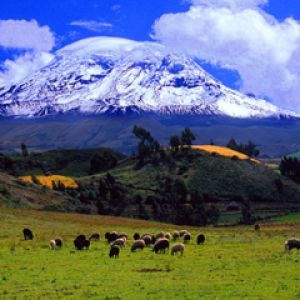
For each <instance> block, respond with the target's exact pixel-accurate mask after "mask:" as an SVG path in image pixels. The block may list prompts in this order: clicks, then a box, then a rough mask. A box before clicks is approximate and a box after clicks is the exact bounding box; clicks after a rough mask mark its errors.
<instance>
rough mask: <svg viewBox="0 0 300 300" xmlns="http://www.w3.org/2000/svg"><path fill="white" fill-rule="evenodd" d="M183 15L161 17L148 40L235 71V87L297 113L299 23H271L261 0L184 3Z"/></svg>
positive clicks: (209, 0)
mask: <svg viewBox="0 0 300 300" xmlns="http://www.w3.org/2000/svg"><path fill="white" fill-rule="evenodd" d="M189 2H191V3H192V6H191V8H190V9H189V11H187V12H184V13H177V14H165V15H163V16H161V18H160V19H159V20H157V21H156V23H155V24H154V27H153V30H154V34H153V36H154V38H155V39H157V40H160V41H161V42H162V43H164V44H166V45H168V46H170V47H173V48H175V49H177V50H181V51H184V52H187V53H188V54H190V55H193V56H195V57H198V58H200V59H203V60H205V61H206V62H209V63H212V64H215V65H217V66H220V67H223V68H228V69H232V70H236V71H238V72H239V74H240V77H241V89H242V90H243V91H246V92H250V91H251V92H254V93H255V94H257V95H260V96H264V97H269V98H271V99H272V100H273V102H274V103H276V104H278V105H281V106H284V107H287V108H290V109H296V110H298V111H300V101H298V99H300V24H299V22H298V21H296V20H294V19H292V18H287V19H286V20H283V21H281V22H280V21H277V20H276V19H275V18H274V17H273V16H271V15H269V14H267V13H266V12H265V11H263V10H262V5H265V4H267V0H190V1H189Z"/></svg>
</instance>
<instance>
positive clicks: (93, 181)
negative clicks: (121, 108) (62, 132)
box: [79, 150, 300, 213]
mask: <svg viewBox="0 0 300 300" xmlns="http://www.w3.org/2000/svg"><path fill="white" fill-rule="evenodd" d="M109 173H110V174H111V175H112V176H113V177H114V179H115V180H116V182H117V183H118V184H119V185H120V186H122V187H123V188H126V190H127V193H128V194H129V195H130V198H131V199H134V197H136V195H140V196H142V198H143V199H144V200H145V203H146V204H147V203H148V204H149V203H151V200H149V199H151V197H155V198H157V199H160V197H161V193H163V192H165V189H167V186H168V184H173V183H174V182H175V181H176V180H178V181H179V182H184V185H185V186H186V187H187V190H188V191H189V192H190V193H195V192H196V193H197V194H198V195H199V201H202V202H204V203H206V205H208V206H210V205H215V206H217V207H218V208H219V209H220V210H221V211H222V212H225V211H226V210H227V206H228V205H229V204H230V202H232V201H233V200H234V201H237V202H239V205H240V207H242V206H243V205H244V204H245V201H246V202H248V201H250V205H251V208H252V209H253V210H254V211H255V210H270V209H274V210H277V211H278V212H284V211H289V210H299V209H300V186H299V185H297V184H295V183H293V182H292V181H290V180H288V179H286V178H284V177H282V176H280V175H279V174H278V173H275V172H274V171H273V170H271V169H270V168H268V167H267V166H265V165H264V164H258V163H256V162H252V161H248V160H239V159H236V158H234V159H231V158H226V157H222V156H219V155H216V154H215V153H213V154H208V153H207V152H201V151H199V150H197V151H192V152H191V153H190V154H189V155H187V156H186V155H180V154H179V155H177V156H176V157H172V155H171V154H170V156H168V157H167V158H166V159H165V161H162V162H159V163H157V164H151V163H148V164H145V165H143V166H141V167H139V166H138V164H137V161H136V160H135V159H133V158H128V159H126V160H124V161H123V162H121V163H120V164H119V165H118V166H117V167H116V168H114V169H112V170H110V171H109ZM106 174H107V173H106V172H105V173H102V174H100V175H97V176H93V177H84V178H81V179H79V182H80V183H81V184H82V185H83V186H86V187H91V186H97V185H98V184H99V180H100V179H101V178H105V176H106ZM170 182H171V183H170ZM172 182H173V183H172ZM180 184H181V183H180ZM175 195H176V193H175V194H174V197H175ZM170 197H171V198H172V197H173V196H170ZM147 199H148V200H147ZM158 201H159V200H158ZM174 201H175V200H174ZM186 203H190V200H187V202H186ZM149 207H151V204H150V206H148V208H149ZM126 209H127V210H130V209H132V207H130V206H129V207H128V206H127V208H126ZM126 209H125V211H126ZM150 211H151V208H150ZM128 213H129V212H128Z"/></svg>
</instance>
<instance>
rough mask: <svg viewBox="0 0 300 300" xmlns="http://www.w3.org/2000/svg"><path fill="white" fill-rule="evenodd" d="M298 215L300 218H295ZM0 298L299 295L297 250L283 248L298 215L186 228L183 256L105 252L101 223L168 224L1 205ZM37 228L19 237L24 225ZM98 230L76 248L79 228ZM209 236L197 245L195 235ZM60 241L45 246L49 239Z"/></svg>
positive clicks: (124, 226)
mask: <svg viewBox="0 0 300 300" xmlns="http://www.w3.org/2000/svg"><path fill="white" fill-rule="evenodd" d="M298 220H299V219H298ZM0 222H1V231H0V299H242V298H243V299H299V298H300V290H299V280H300V279H299V278H300V269H299V261H300V254H299V253H298V252H297V251H293V252H291V253H290V254H287V253H285V252H284V251H283V243H284V241H285V239H287V238H288V237H294V236H300V222H297V221H296V220H295V218H293V223H273V224H268V225H263V226H262V229H261V232H259V233H257V232H254V230H253V228H252V227H228V228H213V227H209V228H189V230H190V232H191V233H192V235H193V240H192V241H191V242H190V244H188V245H187V246H186V251H185V254H184V256H183V257H172V256H171V255H170V254H165V255H163V254H157V255H156V254H154V253H153V252H152V251H151V250H150V249H149V248H147V249H144V251H143V252H137V253H131V252H130V244H131V242H132V241H129V245H128V246H127V247H126V248H125V249H122V250H121V253H120V258H119V259H110V258H109V257H108V251H109V247H108V245H107V244H106V242H105V241H104V240H103V238H102V236H103V235H104V233H105V232H106V231H109V230H118V231H119V232H126V233H128V234H130V235H132V234H133V233H134V232H140V233H142V232H153V233H155V232H157V231H159V230H169V231H172V230H174V229H175V228H177V229H178V228H179V227H175V226H172V225H164V224H158V223H149V222H145V221H137V220H130V219H123V218H114V217H102V216H86V215H76V214H62V213H50V212H37V211H25V210H9V209H1V210H0ZM24 227H30V228H31V229H32V230H33V232H34V234H35V235H36V237H35V239H34V240H33V241H24V240H23V236H22V229H23V228H24ZM93 232H100V233H101V241H100V242H92V244H91V247H90V250H84V251H75V250H74V246H73V239H74V237H75V236H76V235H77V234H81V233H84V234H90V233H93ZM198 233H204V234H205V235H206V238H207V241H206V243H205V244H204V245H202V246H197V245H196V243H195V236H196V234H198ZM56 236H61V237H63V239H64V241H65V246H64V247H63V249H61V250H56V251H51V250H50V248H49V240H50V239H51V238H53V237H56Z"/></svg>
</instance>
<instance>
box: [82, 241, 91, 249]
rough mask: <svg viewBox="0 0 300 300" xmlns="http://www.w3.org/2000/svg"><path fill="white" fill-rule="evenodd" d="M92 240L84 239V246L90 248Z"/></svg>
mask: <svg viewBox="0 0 300 300" xmlns="http://www.w3.org/2000/svg"><path fill="white" fill-rule="evenodd" d="M90 245H91V242H90V241H89V240H85V241H83V248H85V249H86V250H88V249H89V248H90Z"/></svg>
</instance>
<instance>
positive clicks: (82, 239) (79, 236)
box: [76, 234, 86, 241]
mask: <svg viewBox="0 0 300 300" xmlns="http://www.w3.org/2000/svg"><path fill="white" fill-rule="evenodd" d="M76 240H79V241H85V240H86V236H85V235H84V234H81V235H78V236H77V238H76Z"/></svg>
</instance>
